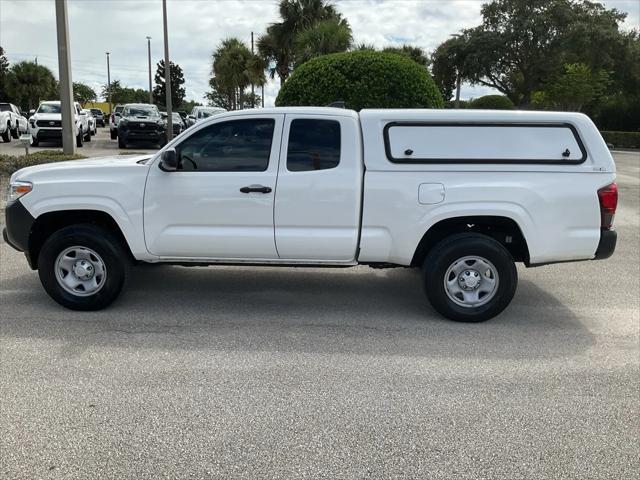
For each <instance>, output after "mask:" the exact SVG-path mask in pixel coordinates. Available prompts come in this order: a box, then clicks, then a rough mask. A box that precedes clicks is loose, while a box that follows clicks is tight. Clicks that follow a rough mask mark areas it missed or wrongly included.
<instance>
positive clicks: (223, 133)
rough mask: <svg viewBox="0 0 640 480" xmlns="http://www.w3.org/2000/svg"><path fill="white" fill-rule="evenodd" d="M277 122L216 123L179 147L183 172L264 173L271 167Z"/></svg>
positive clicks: (260, 119)
mask: <svg viewBox="0 0 640 480" xmlns="http://www.w3.org/2000/svg"><path fill="white" fill-rule="evenodd" d="M274 127H275V120H273V119H271V118H259V119H250V120H236V121H230V122H223V123H216V124H214V125H210V126H208V127H206V128H203V129H202V130H199V131H197V132H195V133H194V134H193V135H191V136H189V137H188V138H186V139H185V140H184V141H183V142H182V143H180V144H179V145H178V146H176V153H177V156H178V169H179V170H196V171H204V172H264V171H265V170H266V169H267V167H268V166H269V156H270V154H271V142H272V139H273V130H274Z"/></svg>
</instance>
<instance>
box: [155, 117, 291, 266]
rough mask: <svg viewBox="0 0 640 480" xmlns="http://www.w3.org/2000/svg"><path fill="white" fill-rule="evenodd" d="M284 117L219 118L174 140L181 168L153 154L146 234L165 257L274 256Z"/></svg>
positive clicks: (263, 257)
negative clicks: (171, 166)
mask: <svg viewBox="0 0 640 480" xmlns="http://www.w3.org/2000/svg"><path fill="white" fill-rule="evenodd" d="M283 120H284V115H282V114H268V115H258V114H256V115H244V116H242V117H226V118H224V117H222V118H219V119H217V120H216V121H215V122H213V123H208V122H207V123H206V125H204V126H202V125H201V124H198V125H197V126H196V127H193V128H192V129H190V130H189V132H191V133H190V135H188V136H186V137H184V138H182V139H181V140H180V142H179V143H177V144H175V145H173V147H174V148H175V150H176V157H177V160H178V167H177V170H176V171H169V172H167V171H163V170H162V169H161V168H160V159H159V158H156V159H155V162H154V164H153V165H151V167H150V170H149V174H148V176H147V185H146V188H145V197H144V235H145V242H146V245H147V249H148V250H149V252H150V253H152V254H155V255H158V256H160V257H163V258H167V259H171V258H173V259H203V260H204V259H209V260H211V259H214V260H215V259H222V260H234V259H235V260H246V259H256V260H270V259H277V258H278V254H277V252H276V247H275V241H274V227H273V207H274V195H275V189H276V176H277V172H278V154H279V149H280V139H281V136H282V124H283Z"/></svg>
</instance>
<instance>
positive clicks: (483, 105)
mask: <svg viewBox="0 0 640 480" xmlns="http://www.w3.org/2000/svg"><path fill="white" fill-rule="evenodd" d="M467 108H477V109H481V110H513V109H515V108H516V106H515V105H514V104H513V102H512V101H511V100H509V98H507V97H505V96H504V95H485V96H484V97H478V98H475V99H473V100H471V101H470V102H469V105H468V107H467Z"/></svg>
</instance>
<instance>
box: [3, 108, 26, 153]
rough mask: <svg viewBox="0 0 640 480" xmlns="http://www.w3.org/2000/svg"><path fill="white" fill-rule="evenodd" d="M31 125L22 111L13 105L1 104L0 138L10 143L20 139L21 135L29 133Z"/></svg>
mask: <svg viewBox="0 0 640 480" xmlns="http://www.w3.org/2000/svg"><path fill="white" fill-rule="evenodd" d="M28 131H29V125H28V122H27V119H26V118H25V117H24V116H23V115H22V113H21V112H20V109H19V108H18V107H16V106H15V105H14V104H13V103H3V102H0V137H1V138H2V141H3V142H5V143H8V142H10V141H11V138H12V137H13V138H19V137H20V134H21V133H27V132H28Z"/></svg>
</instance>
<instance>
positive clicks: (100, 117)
mask: <svg viewBox="0 0 640 480" xmlns="http://www.w3.org/2000/svg"><path fill="white" fill-rule="evenodd" d="M89 110H91V113H92V114H93V117H94V118H95V119H96V125H99V126H100V127H104V126H105V125H106V124H105V121H104V112H103V111H102V110H100V109H99V108H90V109H89Z"/></svg>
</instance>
